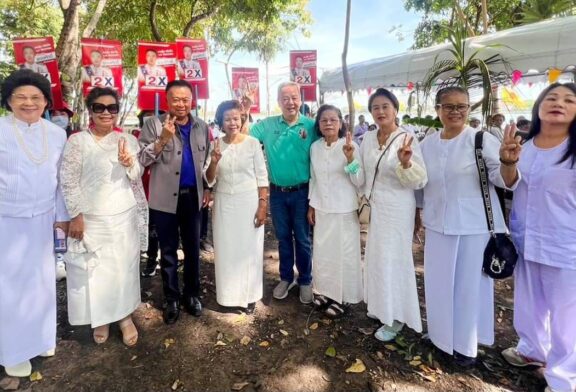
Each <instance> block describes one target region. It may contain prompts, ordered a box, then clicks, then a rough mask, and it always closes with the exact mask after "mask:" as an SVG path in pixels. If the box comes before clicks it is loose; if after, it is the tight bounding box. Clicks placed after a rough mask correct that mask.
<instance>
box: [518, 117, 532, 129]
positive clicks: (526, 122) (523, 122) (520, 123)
mask: <svg viewBox="0 0 576 392" xmlns="http://www.w3.org/2000/svg"><path fill="white" fill-rule="evenodd" d="M525 125H530V120H528V119H525V118H522V119H520V120H518V122H517V123H516V126H517V127H518V128H520V127H523V126H525Z"/></svg>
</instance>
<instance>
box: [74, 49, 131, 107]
mask: <svg viewBox="0 0 576 392" xmlns="http://www.w3.org/2000/svg"><path fill="white" fill-rule="evenodd" d="M80 46H81V48H82V92H83V93H84V96H86V95H87V94H88V93H89V92H90V91H91V90H92V89H93V88H94V87H110V88H113V89H114V90H116V91H118V94H119V95H120V96H122V43H121V42H120V41H111V40H103V39H92V38H82V41H81V43H80Z"/></svg>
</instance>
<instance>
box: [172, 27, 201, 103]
mask: <svg viewBox="0 0 576 392" xmlns="http://www.w3.org/2000/svg"><path fill="white" fill-rule="evenodd" d="M176 58H177V64H176V69H177V72H178V78H179V79H184V80H186V81H187V82H189V83H190V84H191V85H192V89H194V91H195V92H196V91H197V94H196V93H195V94H194V99H208V98H209V92H208V44H207V43H206V41H205V40H203V39H188V38H177V39H176ZM196 95H197V96H196Z"/></svg>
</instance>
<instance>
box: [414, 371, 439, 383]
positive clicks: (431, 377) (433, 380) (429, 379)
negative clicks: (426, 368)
mask: <svg viewBox="0 0 576 392" xmlns="http://www.w3.org/2000/svg"><path fill="white" fill-rule="evenodd" d="M414 373H416V374H417V375H419V376H420V377H422V378H423V379H424V380H426V381H430V382H436V377H434V376H433V375H431V374H430V375H429V374H424V373H421V372H417V371H414Z"/></svg>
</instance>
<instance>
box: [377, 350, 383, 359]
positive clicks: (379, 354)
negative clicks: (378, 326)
mask: <svg viewBox="0 0 576 392" xmlns="http://www.w3.org/2000/svg"><path fill="white" fill-rule="evenodd" d="M376 355H377V356H378V358H379V359H383V358H384V354H382V353H381V352H380V351H376Z"/></svg>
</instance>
